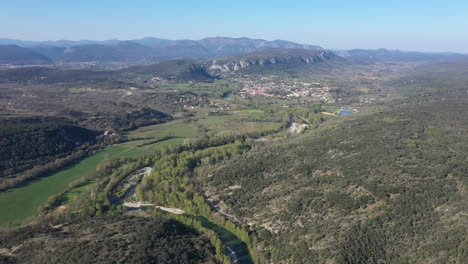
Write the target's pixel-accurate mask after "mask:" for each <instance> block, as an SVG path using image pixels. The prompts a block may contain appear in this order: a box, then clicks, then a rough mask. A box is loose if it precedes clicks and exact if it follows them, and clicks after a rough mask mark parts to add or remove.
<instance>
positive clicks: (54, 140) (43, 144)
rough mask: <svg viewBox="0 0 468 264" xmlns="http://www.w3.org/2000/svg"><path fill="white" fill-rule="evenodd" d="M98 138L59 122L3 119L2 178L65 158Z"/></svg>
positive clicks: (0, 122) (0, 144) (0, 129)
mask: <svg viewBox="0 0 468 264" xmlns="http://www.w3.org/2000/svg"><path fill="white" fill-rule="evenodd" d="M97 135H98V133H97V132H96V131H92V130H88V129H85V128H82V127H79V126H76V125H73V124H71V123H70V122H69V121H67V120H64V119H59V118H38V117H36V118H13V119H0V157H1V158H0V177H5V176H7V175H11V174H14V173H18V172H21V171H24V170H28V169H31V168H33V167H34V166H37V165H43V164H46V163H48V162H52V161H55V160H57V159H59V158H63V157H65V156H66V155H69V154H71V153H72V152H73V151H76V150H77V149H79V148H80V147H82V146H83V145H84V144H92V143H94V142H95V141H96V136H97Z"/></svg>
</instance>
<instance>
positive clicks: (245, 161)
mask: <svg viewBox="0 0 468 264" xmlns="http://www.w3.org/2000/svg"><path fill="white" fill-rule="evenodd" d="M466 103H467V100H466V99H450V100H439V101H436V102H426V103H420V104H411V105H406V106H397V107H394V108H393V109H390V110H388V111H384V112H380V113H375V114H372V115H368V116H366V115H364V116H356V117H353V118H348V119H346V120H339V121H336V122H330V123H328V124H325V125H324V126H323V127H320V128H318V129H316V130H314V131H311V132H309V133H305V134H304V135H303V136H301V137H298V138H296V139H294V140H291V141H284V142H281V143H266V144H264V145H263V146H258V147H256V148H254V149H253V150H252V151H251V152H250V153H249V154H248V155H246V156H242V157H241V158H237V159H236V160H235V161H233V162H231V163H230V164H229V165H227V166H223V167H222V168H220V169H219V170H218V171H217V172H216V173H214V175H215V176H214V177H213V178H212V179H211V186H212V187H213V188H215V189H217V190H223V189H224V188H227V187H228V186H241V188H239V189H236V190H234V191H233V192H232V195H225V196H224V197H222V199H223V201H224V202H225V203H226V204H227V205H228V206H229V207H230V208H231V209H232V211H231V213H233V214H234V215H236V216H238V217H240V218H241V219H243V222H245V223H248V224H249V225H250V226H251V228H252V229H254V230H256V233H257V234H258V240H257V241H258V244H257V248H258V249H259V250H260V251H262V252H263V253H264V255H265V256H266V257H267V259H269V260H270V261H272V262H275V263H285V262H289V263H325V262H332V263H424V262H431V263H463V262H464V261H465V260H466V259H468V255H467V251H466V248H467V240H466V239H467V237H468V234H467V232H466V230H468V222H467V221H466V211H467V209H468V208H467V206H466V203H465V201H466V200H467V198H468V197H467V183H468V182H467V177H466V175H467V174H468V165H467V156H466V153H468V139H467V138H466V131H467V130H468V124H467V123H466V122H465V120H466V116H467V114H468V108H466Z"/></svg>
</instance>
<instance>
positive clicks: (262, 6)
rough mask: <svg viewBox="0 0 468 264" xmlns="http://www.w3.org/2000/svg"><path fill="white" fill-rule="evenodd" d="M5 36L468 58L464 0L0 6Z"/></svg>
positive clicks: (6, 1)
mask: <svg viewBox="0 0 468 264" xmlns="http://www.w3.org/2000/svg"><path fill="white" fill-rule="evenodd" d="M0 25H1V26H0V38H15V39H22V40H59V39H68V40H81V39H91V40H104V39H121V40H127V39H137V38H142V37H160V38H168V39H202V38H205V37H214V36H224V37H249V38H262V39H267V40H275V39H283V40H289V41H294V42H299V43H304V44H314V45H320V46H322V47H324V48H327V49H352V48H366V49H376V48H388V49H401V50H415V51H447V52H463V53H468V1H467V0H444V1H442V0H424V1H422V0H405V1H402V0H373V1H364V0H347V1H345V0H341V1H340V0H321V1H315V0H308V1H303V0H283V1H276V0H269V1H263V0H260V1H256V0H248V1H246V0H216V1H212V0H206V1H204V0H185V1H184V0H166V1H159V0H79V1H78V0H73V1H70V0H41V1H38V0H0Z"/></svg>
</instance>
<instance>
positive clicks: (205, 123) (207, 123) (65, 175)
mask: <svg viewBox="0 0 468 264" xmlns="http://www.w3.org/2000/svg"><path fill="white" fill-rule="evenodd" d="M245 114H246V115H247V116H248V117H251V115H257V116H259V115H260V116H263V115H264V113H263V112H262V111H258V110H249V111H246V112H245ZM243 118H244V119H245V118H246V116H244V115H223V116H206V117H203V118H199V119H198V118H197V119H194V120H189V121H187V120H185V121H184V120H175V121H172V122H168V123H163V124H157V125H152V126H146V127H141V128H139V129H136V130H134V131H131V132H129V133H128V135H127V136H128V139H129V140H130V141H127V142H124V143H121V144H116V145H112V146H108V147H106V148H105V149H103V150H101V151H99V152H97V153H96V154H93V155H92V156H89V157H87V158H85V159H83V160H81V161H79V162H77V163H76V164H74V165H72V166H69V167H66V168H64V169H62V170H60V171H58V172H56V173H54V174H52V175H50V176H47V177H43V178H40V179H38V180H34V181H31V182H29V183H27V184H25V185H23V186H21V187H18V188H14V189H11V190H9V191H6V192H2V193H0V208H1V210H2V214H1V215H0V225H3V226H5V225H9V224H12V223H19V222H20V221H21V220H24V219H27V218H30V217H33V216H34V215H35V214H36V212H37V208H38V207H39V206H41V205H43V204H44V203H45V202H46V201H47V198H48V197H50V196H51V195H54V194H58V193H61V192H64V191H66V190H67V189H68V184H69V183H70V182H72V181H74V180H76V179H78V178H80V177H83V176H86V175H88V174H90V173H92V172H94V171H95V169H96V166H97V165H98V164H99V163H100V162H102V161H103V160H105V159H116V158H120V157H127V158H128V157H139V156H142V155H144V154H145V153H148V152H149V151H150V150H153V149H160V148H163V147H167V146H170V145H174V144H183V143H185V142H186V141H187V140H188V139H190V138H194V137H197V136H201V135H203V132H202V131H201V130H200V129H199V127H202V128H203V129H205V130H206V131H207V132H211V133H213V134H215V135H225V134H235V133H245V132H263V131H267V130H273V129H276V128H278V127H279V126H280V123H278V122H254V121H244V120H243ZM167 137H172V138H169V139H165V138H167ZM140 138H145V139H140ZM132 139H134V140H132ZM159 139H161V141H159V142H154V141H157V140H159ZM151 142H154V143H151ZM149 143H151V144H149ZM143 144H145V145H143ZM142 145H143V146H142ZM70 198H71V197H70Z"/></svg>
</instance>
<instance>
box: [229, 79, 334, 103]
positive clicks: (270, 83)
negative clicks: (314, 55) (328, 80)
mask: <svg viewBox="0 0 468 264" xmlns="http://www.w3.org/2000/svg"><path fill="white" fill-rule="evenodd" d="M245 77H249V76H244V78H237V79H234V81H236V82H239V83H242V84H243V86H244V88H243V89H242V92H241V94H246V95H262V96H268V97H278V98H281V99H301V100H305V101H312V100H317V99H318V100H321V101H324V102H334V101H335V99H334V98H333V97H332V95H331V94H330V90H331V88H330V87H329V86H328V85H324V84H321V83H320V82H316V81H313V82H303V81H296V80H283V79H276V78H274V76H271V77H261V78H251V77H250V78H245Z"/></svg>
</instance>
